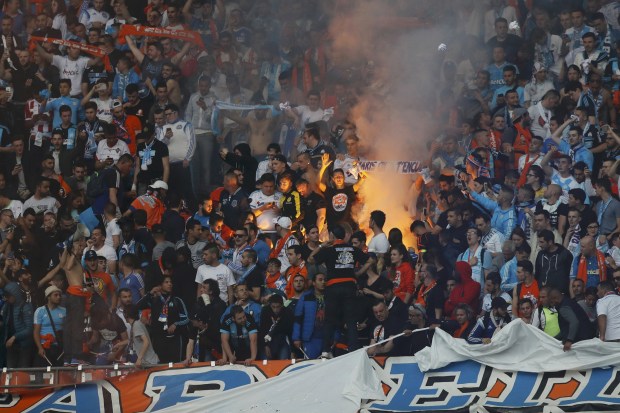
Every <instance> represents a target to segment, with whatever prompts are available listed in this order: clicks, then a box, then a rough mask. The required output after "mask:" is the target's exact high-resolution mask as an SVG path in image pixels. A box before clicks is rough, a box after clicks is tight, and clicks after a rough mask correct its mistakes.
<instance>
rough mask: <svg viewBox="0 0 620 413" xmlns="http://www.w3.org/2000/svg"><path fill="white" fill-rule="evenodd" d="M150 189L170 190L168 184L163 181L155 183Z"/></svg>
mask: <svg viewBox="0 0 620 413" xmlns="http://www.w3.org/2000/svg"><path fill="white" fill-rule="evenodd" d="M149 188H153V189H165V190H166V191H167V190H168V184H167V183H165V182H164V181H162V180H158V181H155V182H153V183H152V184H150V185H149Z"/></svg>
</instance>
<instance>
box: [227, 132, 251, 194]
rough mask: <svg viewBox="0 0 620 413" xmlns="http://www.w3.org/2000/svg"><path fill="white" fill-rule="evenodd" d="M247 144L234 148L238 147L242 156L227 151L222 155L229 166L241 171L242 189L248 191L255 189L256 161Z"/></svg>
mask: <svg viewBox="0 0 620 413" xmlns="http://www.w3.org/2000/svg"><path fill="white" fill-rule="evenodd" d="M246 146H247V144H239V145H237V146H236V147H235V148H236V149H239V150H240V152H241V153H242V156H238V155H235V154H234V153H233V152H228V153H227V154H226V156H225V157H224V161H225V162H226V163H227V164H229V165H230V166H231V167H233V168H236V169H239V170H240V171H241V172H243V189H244V190H245V191H246V192H247V193H248V194H250V193H252V192H254V191H255V190H256V170H257V169H258V161H257V160H256V159H255V158H254V157H253V156H252V154H251V152H250V147H249V146H247V148H246Z"/></svg>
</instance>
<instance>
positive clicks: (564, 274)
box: [534, 244, 573, 294]
mask: <svg viewBox="0 0 620 413" xmlns="http://www.w3.org/2000/svg"><path fill="white" fill-rule="evenodd" d="M555 245H557V246H558V249H557V250H556V251H555V252H554V253H549V252H546V251H540V252H539V253H538V255H537V256H536V265H535V270H534V274H535V275H536V281H538V286H539V287H550V288H557V289H559V290H560V291H562V292H563V293H564V294H568V287H569V284H570V278H569V274H570V271H571V267H572V265H573V254H571V253H570V251H568V250H567V249H566V248H564V247H563V246H561V245H560V244H555Z"/></svg>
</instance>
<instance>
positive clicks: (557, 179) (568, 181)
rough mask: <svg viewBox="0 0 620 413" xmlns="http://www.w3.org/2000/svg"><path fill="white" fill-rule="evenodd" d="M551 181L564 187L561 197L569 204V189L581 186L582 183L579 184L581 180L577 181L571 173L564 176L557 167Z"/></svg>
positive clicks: (563, 201)
mask: <svg viewBox="0 0 620 413" xmlns="http://www.w3.org/2000/svg"><path fill="white" fill-rule="evenodd" d="M551 183H552V184H556V185H559V186H560V187H561V188H562V196H561V197H560V200H561V201H562V203H564V204H568V191H570V190H571V189H575V188H581V185H579V182H577V180H576V179H575V177H574V176H572V175H569V176H568V177H567V178H562V177H561V176H560V174H559V173H558V171H556V170H555V169H554V170H553V174H552V175H551Z"/></svg>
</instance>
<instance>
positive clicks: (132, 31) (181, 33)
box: [118, 24, 205, 49]
mask: <svg viewBox="0 0 620 413" xmlns="http://www.w3.org/2000/svg"><path fill="white" fill-rule="evenodd" d="M125 36H146V37H168V38H170V39H178V40H184V41H186V42H190V43H194V44H195V45H196V46H198V47H200V48H201V49H204V48H205V45H204V43H203V42H202V36H200V33H198V32H195V31H193V30H172V29H166V28H164V27H148V26H141V25H139V24H135V25H134V24H123V26H121V30H120V31H119V32H118V42H119V43H120V44H124V43H125Z"/></svg>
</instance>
